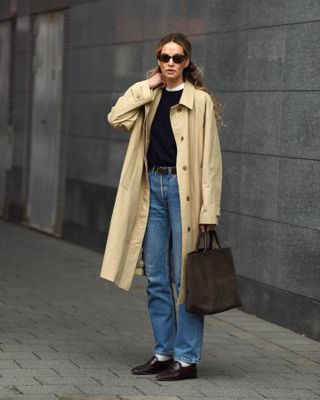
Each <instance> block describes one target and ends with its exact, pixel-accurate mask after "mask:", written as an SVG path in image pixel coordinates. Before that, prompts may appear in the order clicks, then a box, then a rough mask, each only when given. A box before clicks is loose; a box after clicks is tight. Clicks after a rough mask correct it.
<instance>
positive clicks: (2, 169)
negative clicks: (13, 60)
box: [0, 22, 12, 215]
mask: <svg viewBox="0 0 320 400" xmlns="http://www.w3.org/2000/svg"><path fill="white" fill-rule="evenodd" d="M10 28H11V25H10V22H1V23H0V215H3V212H4V210H3V208H4V201H5V195H6V186H7V171H8V170H9V168H11V162H12V132H11V127H10V126H9V124H8V118H9V108H8V107H9V65H10Z"/></svg>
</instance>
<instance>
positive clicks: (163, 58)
mask: <svg viewBox="0 0 320 400" xmlns="http://www.w3.org/2000/svg"><path fill="white" fill-rule="evenodd" d="M170 58H172V60H173V62H174V63H176V64H181V63H182V62H183V61H184V60H185V55H184V54H174V55H173V56H172V57H170V56H169V54H165V53H163V54H160V55H159V60H160V61H162V62H165V63H167V62H169V60H170Z"/></svg>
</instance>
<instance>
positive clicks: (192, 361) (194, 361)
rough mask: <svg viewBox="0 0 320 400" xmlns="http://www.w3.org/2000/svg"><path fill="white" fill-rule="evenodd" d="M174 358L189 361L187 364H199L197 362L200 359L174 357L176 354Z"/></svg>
mask: <svg viewBox="0 0 320 400" xmlns="http://www.w3.org/2000/svg"><path fill="white" fill-rule="evenodd" d="M174 359H175V361H182V362H186V363H189V364H199V362H200V361H201V359H200V358H198V359H192V360H190V359H188V358H184V357H176V356H175V357H174Z"/></svg>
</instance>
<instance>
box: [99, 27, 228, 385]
mask: <svg viewBox="0 0 320 400" xmlns="http://www.w3.org/2000/svg"><path fill="white" fill-rule="evenodd" d="M156 54H157V59H158V67H157V68H155V69H154V70H152V71H151V72H150V73H149V78H148V79H146V80H144V81H141V82H137V83H135V84H134V85H132V86H131V87H130V88H129V89H128V90H127V91H126V92H125V94H124V95H123V96H121V97H120V98H119V99H118V101H117V103H116V104H115V106H114V107H112V109H111V112H110V113H109V114H108V121H109V123H110V124H111V125H112V126H113V127H115V128H119V129H122V130H126V131H128V132H129V133H130V140H129V145H128V150H127V154H126V157H125V160H124V164H123V169H122V172H121V176H120V184H119V188H118V191H117V196H116V200H115V205H114V210H113V214H112V218H111V223H110V228H109V233H108V239H107V243H106V250H105V254H104V259H103V265H102V270H101V277H102V278H105V279H109V280H111V281H113V282H114V283H115V284H117V285H118V286H119V287H121V288H123V289H126V290H128V289H129V288H130V285H131V282H132V279H133V275H134V274H135V273H139V265H140V263H139V256H140V258H141V257H142V259H143V265H144V273H145V275H146V276H147V280H148V287H147V295H148V308H149V314H150V319H151V323H152V328H153V333H154V340H155V347H154V355H153V356H152V358H151V359H150V360H149V361H147V363H145V364H143V365H140V366H138V367H135V368H133V369H132V371H131V372H132V373H133V374H138V375H149V374H157V376H156V378H157V380H180V379H186V378H196V377H197V367H196V364H197V363H199V362H200V358H201V351H202V341H203V324H204V318H203V316H198V315H195V314H191V313H188V312H187V311H186V310H185V305H184V300H185V262H186V255H187V253H188V252H190V251H194V249H195V245H196V240H197V236H198V233H199V229H201V230H202V231H204V230H211V229H214V228H215V226H216V225H217V224H218V218H219V215H220V197H221V180H222V166H221V151H220V142H219V136H218V130H217V123H219V124H220V125H221V117H220V116H219V113H218V111H217V108H218V106H217V105H218V103H217V102H216V101H215V98H214V97H213V96H212V95H211V94H210V93H209V92H208V90H207V89H206V88H205V87H203V85H202V81H201V75H200V73H199V70H198V69H197V67H196V66H195V65H194V64H193V62H192V60H191V44H190V42H189V40H188V39H187V37H186V36H185V35H183V34H181V33H170V34H168V35H167V36H165V37H164V38H162V39H161V40H160V42H159V44H158V47H157V51H156ZM173 281H174V284H175V290H176V294H177V296H178V322H177V318H176V307H175V299H174V291H173V288H172V283H173Z"/></svg>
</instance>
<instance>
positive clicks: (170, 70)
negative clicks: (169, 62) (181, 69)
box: [167, 69, 175, 72]
mask: <svg viewBox="0 0 320 400" xmlns="http://www.w3.org/2000/svg"><path fill="white" fill-rule="evenodd" d="M167 72H175V71H174V69H167Z"/></svg>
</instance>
